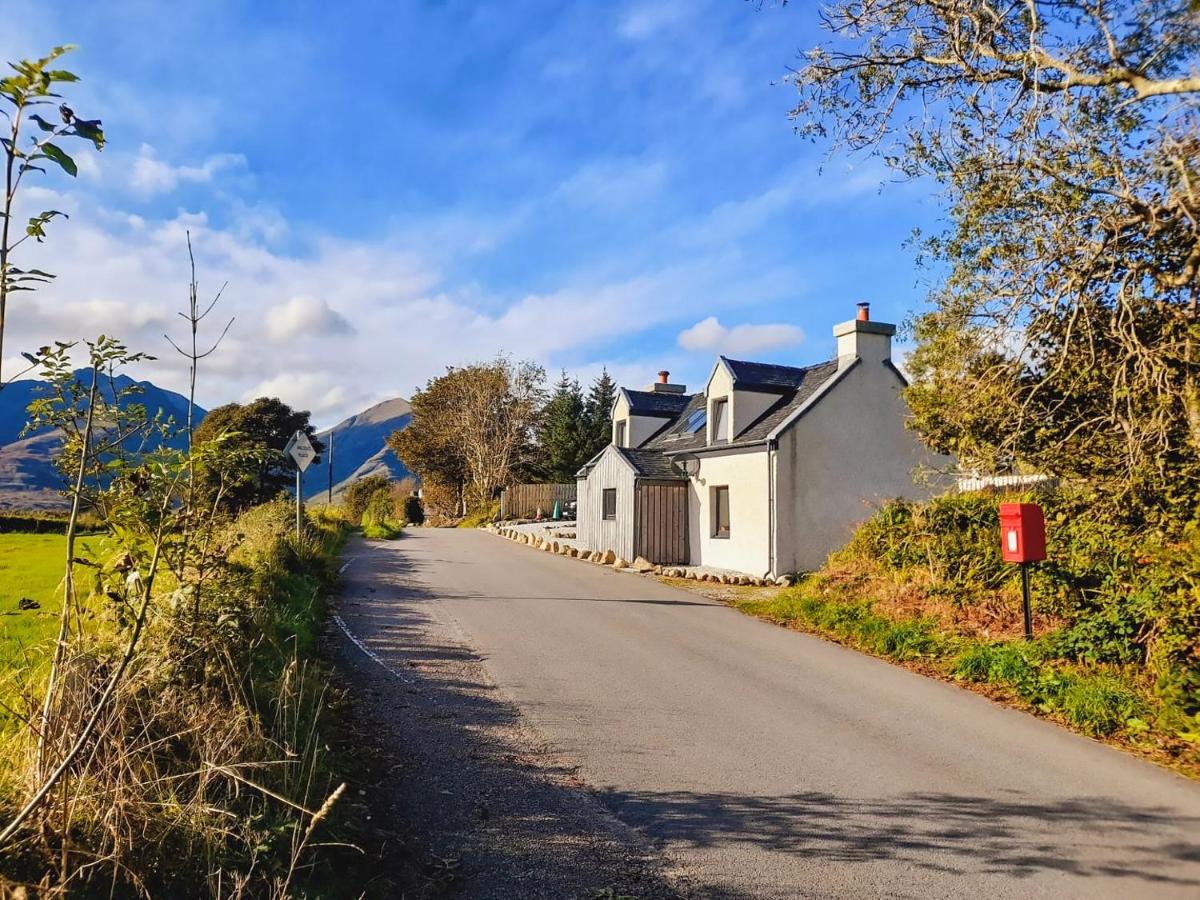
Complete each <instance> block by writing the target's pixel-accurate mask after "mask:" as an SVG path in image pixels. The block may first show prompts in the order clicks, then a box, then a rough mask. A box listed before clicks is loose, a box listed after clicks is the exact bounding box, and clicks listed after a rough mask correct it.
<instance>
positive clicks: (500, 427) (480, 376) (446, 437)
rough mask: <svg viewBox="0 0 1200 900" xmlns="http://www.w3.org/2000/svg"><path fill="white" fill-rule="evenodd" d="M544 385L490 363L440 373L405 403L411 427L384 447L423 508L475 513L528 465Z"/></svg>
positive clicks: (509, 366) (529, 372) (527, 370)
mask: <svg viewBox="0 0 1200 900" xmlns="http://www.w3.org/2000/svg"><path fill="white" fill-rule="evenodd" d="M545 377H546V374H545V371H544V370H543V369H542V368H541V367H540V366H538V365H536V364H534V363H531V362H519V363H514V362H513V361H512V360H509V359H507V358H505V357H497V358H496V359H495V360H492V361H491V362H488V363H474V364H472V365H469V366H464V367H463V368H450V369H447V370H446V374H445V375H440V376H438V377H437V378H434V379H431V380H430V381H429V382H428V384H426V386H425V388H424V389H423V390H421V391H418V392H417V393H416V394H415V395H414V396H413V398H412V411H413V412H412V420H411V421H410V422H409V424H408V426H407V427H406V428H404V429H403V430H401V431H397V432H395V433H394V434H393V435H392V436H391V437H390V438H389V439H388V446H389V447H390V448H391V449H392V451H393V452H394V453H395V454H396V455H397V456H398V457H399V458H400V459H402V460H404V463H405V465H407V466H408V467H409V468H411V469H412V470H413V471H414V472H416V473H417V474H418V475H420V476H421V482H422V485H423V487H424V490H425V493H426V497H427V499H429V500H430V505H431V506H437V505H441V504H444V503H446V501H447V499H448V498H449V497H451V496H454V497H457V498H458V499H461V501H462V502H463V504H465V505H466V506H467V507H468V508H471V509H474V508H478V507H479V506H482V505H485V504H487V503H489V502H490V501H491V500H492V499H493V498H494V496H495V494H496V492H497V491H498V490H500V489H501V488H502V487H504V486H505V485H506V484H509V483H510V482H511V481H512V479H513V477H514V476H515V475H516V474H517V473H518V472H520V471H521V470H522V469H523V468H525V467H526V466H528V465H529V464H530V462H531V461H532V460H533V458H534V440H533V439H534V434H535V428H536V425H537V419H538V413H539V411H540V409H541V406H542V401H543V399H544V393H545V392H544V389H543V387H542V384H543V382H544V380H545ZM434 498H436V500H435V499H434ZM443 508H444V507H443Z"/></svg>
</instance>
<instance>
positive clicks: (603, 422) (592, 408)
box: [581, 369, 617, 465]
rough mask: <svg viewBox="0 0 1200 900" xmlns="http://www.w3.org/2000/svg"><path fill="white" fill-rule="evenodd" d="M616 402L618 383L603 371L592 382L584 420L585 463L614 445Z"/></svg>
mask: <svg viewBox="0 0 1200 900" xmlns="http://www.w3.org/2000/svg"><path fill="white" fill-rule="evenodd" d="M616 402H617V383H616V382H615V381H613V379H612V376H611V375H609V374H608V369H603V370H601V372H600V374H599V375H597V376H596V378H595V380H594V381H593V382H592V386H591V389H590V390H589V391H588V396H587V402H586V404H585V409H584V420H585V421H586V422H587V435H588V439H587V443H586V445H585V448H586V449H585V451H584V454H583V462H587V461H588V460H589V459H591V458H592V457H593V456H595V455H596V454H597V453H599V452H600V451H601V450H603V449H604V448H605V447H607V446H608V445H609V444H610V443H612V411H613V404H614V403H616ZM581 465H582V463H581Z"/></svg>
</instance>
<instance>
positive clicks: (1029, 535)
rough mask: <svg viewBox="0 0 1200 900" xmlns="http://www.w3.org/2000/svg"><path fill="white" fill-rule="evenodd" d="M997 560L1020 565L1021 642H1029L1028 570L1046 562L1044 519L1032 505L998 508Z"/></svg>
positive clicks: (1030, 617)
mask: <svg viewBox="0 0 1200 900" xmlns="http://www.w3.org/2000/svg"><path fill="white" fill-rule="evenodd" d="M1000 557H1001V558H1002V559H1003V560H1004V561H1005V562H1015V563H1020V565H1021V599H1022V612H1023V613H1024V616H1025V640H1027V641H1032V640H1033V608H1032V607H1031V605H1030V602H1029V566H1030V564H1031V563H1035V562H1041V561H1042V560H1043V559H1045V558H1046V517H1045V516H1044V515H1042V508H1041V507H1040V506H1038V505H1037V504H1036V503H1001V504H1000Z"/></svg>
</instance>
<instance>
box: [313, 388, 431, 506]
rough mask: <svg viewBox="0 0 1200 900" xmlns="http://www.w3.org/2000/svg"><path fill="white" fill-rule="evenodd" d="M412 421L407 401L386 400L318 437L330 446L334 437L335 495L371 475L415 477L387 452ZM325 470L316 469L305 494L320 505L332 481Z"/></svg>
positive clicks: (336, 496)
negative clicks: (395, 436) (395, 433)
mask: <svg viewBox="0 0 1200 900" xmlns="http://www.w3.org/2000/svg"><path fill="white" fill-rule="evenodd" d="M411 419H412V407H411V406H409V403H408V401H407V400H405V399H404V398H403V397H397V398H395V399H394V400H384V401H383V402H382V403H376V404H375V405H374V406H372V407H371V408H370V409H366V410H363V411H362V412H360V413H359V414H358V415H356V416H351V417H350V418H348V419H346V420H345V421H342V422H339V423H338V424H337V425H334V426H333V427H332V428H330V429H328V430H326V431H322V432H320V433H319V434H318V435H317V437H318V438H320V440H321V441H322V442H323V443H324V444H325V445H326V446H328V445H329V439H330V436H331V435H332V437H333V495H334V500H335V501H336V500H337V498H338V496H339V495H340V494H341V492H342V491H344V490H345V489H346V488H347V487H348V486H349V485H350V484H351V483H353V482H355V481H357V480H358V479H360V478H365V477H367V476H368V475H387V476H388V477H389V478H396V479H399V478H406V477H409V476H411V475H412V473H411V472H409V471H408V469H406V468H405V467H404V463H402V462H401V461H400V460H399V459H397V458H396V456H395V454H394V453H392V451H391V450H389V449H388V448H387V439H388V437H389V436H390V435H391V433H392V432H393V431H396V430H398V429H400V428H403V427H404V426H406V425H407V424H408V423H409V421H410V420H411ZM326 473H327V470H326V468H325V466H324V465H323V464H322V465H319V466H313V467H312V468H311V469H309V470H308V474H307V475H306V476H305V480H304V494H305V497H307V498H312V499H313V500H316V501H321V500H324V499H325V496H326V491H327V490H328V486H329V478H328V475H327V474H326Z"/></svg>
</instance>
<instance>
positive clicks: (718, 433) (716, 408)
mask: <svg viewBox="0 0 1200 900" xmlns="http://www.w3.org/2000/svg"><path fill="white" fill-rule="evenodd" d="M709 421H710V422H712V437H711V438H710V439H709V440H710V441H711V442H712V443H714V444H715V443H717V442H719V441H727V440H729V400H728V399H727V398H725V397H719V398H717V399H716V400H714V401H713V402H712V415H711V416H709Z"/></svg>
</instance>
